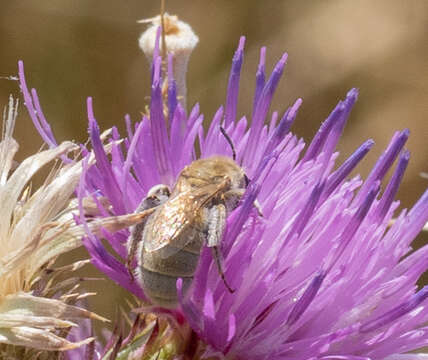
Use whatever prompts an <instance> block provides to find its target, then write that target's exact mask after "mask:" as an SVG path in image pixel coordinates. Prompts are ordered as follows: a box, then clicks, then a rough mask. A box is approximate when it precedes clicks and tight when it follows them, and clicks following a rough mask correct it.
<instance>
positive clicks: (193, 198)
mask: <svg viewBox="0 0 428 360" xmlns="http://www.w3.org/2000/svg"><path fill="white" fill-rule="evenodd" d="M228 141H229V139H228ZM247 185H248V178H247V176H246V175H245V173H244V171H243V169H242V168H241V167H240V166H238V165H237V164H236V162H235V161H234V160H232V159H231V158H228V157H224V156H213V157H210V158H206V159H200V160H196V161H194V162H192V163H191V164H190V165H189V166H187V167H185V168H184V169H183V171H182V172H181V173H180V175H179V177H178V180H177V183H176V184H175V186H174V188H173V190H172V192H170V190H169V188H168V187H167V186H166V185H156V186H155V187H153V188H152V189H151V190H150V191H149V193H148V196H147V197H146V198H145V199H143V201H142V203H141V204H140V206H139V208H138V209H137V212H141V211H143V210H147V214H148V216H147V217H146V218H145V220H144V221H143V222H141V223H139V224H137V225H136V226H134V227H133V228H132V229H131V236H130V238H129V240H128V268H129V269H130V267H131V262H132V260H133V259H134V257H136V259H137V267H136V270H135V274H136V278H137V281H138V282H139V284H140V285H141V286H142V288H143V290H144V293H145V294H146V295H147V296H148V298H149V299H150V300H151V301H152V303H153V304H157V305H161V306H165V307H174V306H175V305H176V303H177V292H176V281H177V279H178V278H182V279H183V290H184V291H186V289H188V288H189V286H190V284H191V282H192V279H193V276H194V273H195V270H196V267H197V265H198V261H199V256H200V252H201V249H202V246H203V245H206V246H208V247H210V248H212V250H213V256H214V259H215V261H216V264H217V267H218V270H219V273H220V275H221V277H222V278H223V281H224V283H225V285H226V287H227V288H228V289H229V291H231V292H233V290H232V289H231V288H230V286H229V285H228V284H227V282H226V280H225V278H224V274H223V271H222V269H221V263H220V259H219V250H218V247H219V245H220V243H221V239H222V236H223V231H224V228H225V224H226V218H227V215H228V213H229V212H230V211H231V210H233V209H235V208H236V207H237V206H238V203H239V200H240V199H241V197H242V195H243V194H244V192H245V189H246V187H247Z"/></svg>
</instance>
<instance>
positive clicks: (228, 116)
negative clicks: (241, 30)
mask: <svg viewBox="0 0 428 360" xmlns="http://www.w3.org/2000/svg"><path fill="white" fill-rule="evenodd" d="M244 45H245V37H244V36H242V37H241V38H240V39H239V45H238V49H237V50H236V52H235V55H234V56H233V60H232V68H231V69H230V76H229V83H228V85H227V96H226V106H225V112H224V125H225V127H228V126H229V125H230V124H232V123H234V122H235V119H236V108H237V105H238V94H239V79H240V76H241V67H242V62H243V59H244Z"/></svg>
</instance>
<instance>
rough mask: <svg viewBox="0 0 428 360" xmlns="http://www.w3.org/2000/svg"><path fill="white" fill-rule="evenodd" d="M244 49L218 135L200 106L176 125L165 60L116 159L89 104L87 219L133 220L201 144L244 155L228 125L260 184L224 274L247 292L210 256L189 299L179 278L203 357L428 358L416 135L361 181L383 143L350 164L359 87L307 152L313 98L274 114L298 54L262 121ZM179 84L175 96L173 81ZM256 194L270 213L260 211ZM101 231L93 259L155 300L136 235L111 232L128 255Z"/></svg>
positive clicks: (231, 227) (242, 212) (234, 232)
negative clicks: (247, 96)
mask: <svg viewBox="0 0 428 360" xmlns="http://www.w3.org/2000/svg"><path fill="white" fill-rule="evenodd" d="M244 42H245V39H244V38H241V40H240V42H239V46H238V49H237V51H236V53H235V56H234V58H233V63H232V69H231V74H230V78H229V84H228V90H227V96H226V105H225V107H224V108H223V107H220V108H219V110H218V111H217V113H216V114H215V115H214V118H213V119H212V121H211V123H210V126H209V128H208V131H207V132H205V131H204V129H203V127H202V120H203V117H202V115H200V113H199V107H198V105H196V106H195V107H194V108H193V109H192V110H191V112H190V113H189V114H187V113H186V111H185V109H183V107H182V105H180V104H179V103H177V101H169V102H168V106H169V109H168V116H169V118H168V121H166V120H167V119H165V116H164V112H163V99H162V92H161V85H162V71H161V59H160V56H159V52H155V54H156V55H155V56H154V59H153V79H152V80H153V81H152V96H151V101H150V114H149V116H143V118H142V119H141V121H139V122H137V123H136V124H135V125H132V123H131V121H130V119H129V117H127V118H126V124H127V136H126V137H125V139H124V141H123V143H121V144H118V142H117V140H118V139H119V138H120V135H119V134H118V132H117V130H116V129H113V131H112V137H111V146H112V151H111V158H109V157H108V156H107V154H106V153H105V151H104V148H103V146H102V142H101V140H100V131H99V128H98V125H97V122H96V120H95V117H94V114H93V111H92V101H91V100H90V99H89V100H88V116H89V133H90V138H91V143H92V147H93V151H94V153H95V157H96V163H95V165H94V166H86V167H85V168H84V171H83V176H82V180H81V183H80V186H79V197H80V199H81V201H80V210H81V213H80V221H82V222H83V223H85V222H86V221H87V219H86V218H85V214H84V205H83V203H84V200H85V199H91V201H92V202H93V203H95V204H97V212H96V213H95V215H94V213H92V214H91V216H96V217H99V218H102V217H104V216H110V215H116V216H123V215H125V214H130V213H132V212H134V211H135V209H136V208H137V206H138V204H139V203H140V202H141V200H142V199H143V198H144V197H145V196H146V194H147V192H148V191H149V189H150V188H151V187H152V186H154V185H156V184H160V183H162V184H166V185H169V186H173V185H174V183H175V182H176V180H177V177H178V175H179V174H180V172H181V171H182V169H183V168H184V167H185V166H186V165H188V164H189V163H191V162H192V161H194V160H195V159H196V158H197V156H196V151H195V148H194V146H195V143H196V141H198V142H199V147H200V157H201V158H207V157H210V156H212V155H225V156H232V150H231V147H230V146H229V144H228V143H227V140H226V138H225V137H224V136H223V135H222V134H221V132H220V125H222V126H223V127H224V128H225V129H226V132H227V134H229V136H230V138H231V140H232V142H233V143H234V145H235V148H236V154H237V156H236V162H237V163H238V164H240V165H241V166H242V168H243V169H244V170H245V172H246V174H247V175H248V177H249V179H250V183H249V185H248V187H247V190H246V192H245V195H244V196H243V198H242V201H241V203H240V206H239V207H238V208H237V209H236V210H235V211H233V212H232V213H231V214H230V215H229V216H228V218H227V225H226V228H225V229H224V234H223V237H222V246H221V253H222V257H223V261H222V265H223V268H224V274H225V278H226V279H227V281H228V283H229V284H230V285H231V287H232V288H233V289H234V290H235V291H234V292H233V293H231V292H230V291H228V289H227V288H226V286H225V283H224V281H223V280H222V278H221V277H220V276H219V273H218V270H217V264H216V262H215V261H214V259H213V257H212V255H211V252H210V251H209V249H208V248H204V249H203V250H202V253H201V256H200V260H199V264H198V268H197V270H196V273H195V275H194V279H193V283H192V286H191V288H190V290H189V291H188V292H187V293H184V292H183V281H182V279H179V280H178V281H177V284H176V285H177V293H178V298H179V308H178V310H177V313H178V314H179V316H184V319H185V320H186V322H187V323H188V324H189V325H190V326H191V328H192V329H193V331H194V333H195V334H196V339H197V340H195V341H198V342H199V343H198V344H199V346H200V348H203V349H204V355H203V357H206V358H226V359H290V360H291V359H295V360H301V359H307V360H309V359H311V360H312V359H313V360H315V359H319V360H321V359H323V360H333V359H344V360H345V359H346V360H351V359H352V360H362V359H385V360H386V359H388V360H393V359H394V360H397V359H412V358H413V359H423V358H426V355H416V354H415V355H410V354H406V353H407V352H408V351H411V350H415V349H418V348H420V347H422V346H425V345H427V344H428V335H427V334H428V333H427V327H426V326H425V324H426V321H427V319H428V308H427V306H428V299H427V297H428V289H427V288H423V289H421V290H418V289H417V285H416V281H417V280H418V278H419V276H420V275H421V274H422V273H423V272H424V271H425V270H426V269H427V267H428V265H427V261H426V253H427V251H428V247H427V246H425V247H423V248H422V249H420V250H417V251H414V252H412V251H411V242H412V240H413V239H414V238H415V236H416V235H417V233H418V232H419V231H420V230H421V229H422V228H423V226H424V224H425V223H426V222H427V219H428V192H426V193H425V194H424V195H423V196H422V197H421V199H420V200H419V201H418V202H417V203H416V204H415V205H414V206H413V208H411V209H410V210H406V209H404V210H400V211H398V210H397V209H398V206H399V202H398V201H395V200H394V199H395V195H396V192H397V189H398V186H399V184H400V181H401V179H402V176H403V173H404V171H405V168H406V166H407V163H408V161H409V153H408V151H407V150H405V149H404V145H405V142H406V140H407V138H408V135H409V133H408V131H407V130H404V131H399V132H396V133H395V134H394V135H393V137H392V139H391V142H390V144H389V146H388V147H387V149H386V150H385V151H384V152H383V154H382V155H381V157H380V158H379V160H378V161H377V162H376V164H375V165H374V167H373V170H372V171H371V173H370V174H369V176H368V177H367V179H365V180H363V179H361V178H360V177H359V176H356V177H349V174H350V173H351V171H352V170H353V169H354V168H355V167H356V166H357V165H358V163H359V162H360V161H361V160H362V159H363V157H364V156H365V155H366V154H367V152H368V151H369V150H370V148H371V147H372V146H373V141H371V140H368V141H366V142H364V143H362V144H361V146H360V147H359V148H358V149H356V150H355V152H354V153H353V154H352V155H351V156H350V157H349V158H348V159H347V160H346V161H345V162H344V163H343V164H340V165H336V162H335V160H336V158H337V155H338V154H337V152H335V148H336V145H337V142H338V140H339V137H340V135H341V133H342V131H343V129H344V127H345V124H346V121H347V119H348V116H349V113H350V111H351V109H352V107H353V106H354V104H355V102H356V100H357V96H358V91H357V90H356V89H352V90H350V91H349V92H348V94H347V95H346V97H345V99H344V100H342V101H339V103H338V104H337V106H336V107H335V108H334V109H333V111H332V112H331V114H330V115H329V116H328V118H327V119H326V120H325V121H324V122H323V123H322V125H321V127H320V129H319V131H318V132H317V133H316V135H315V137H314V138H313V140H312V141H311V142H310V143H309V145H308V146H307V147H306V149H305V143H304V142H303V141H302V140H301V139H298V138H297V137H296V136H295V135H293V134H292V133H291V132H290V131H289V130H290V127H291V125H292V123H293V121H294V119H295V118H296V115H297V111H298V108H299V107H300V105H301V100H300V99H298V100H297V101H296V102H295V103H294V104H292V105H291V106H290V107H289V108H288V109H287V110H286V111H285V112H284V113H283V114H281V115H280V114H278V113H277V112H274V113H273V114H272V115H271V116H268V114H269V110H270V104H271V100H272V97H273V94H274V92H275V89H276V87H277V85H278V82H279V80H280V77H281V75H282V72H283V70H284V66H285V62H286V59H287V56H286V55H284V56H283V57H282V58H281V59H280V60H279V61H278V63H277V64H276V66H275V67H274V69H273V71H272V73H271V75H270V76H269V77H266V73H265V49H264V48H263V49H262V50H261V56H260V63H259V66H258V69H257V73H256V81H255V82H256V85H255V93H254V102H253V104H254V105H253V109H251V111H249V112H248V114H249V115H250V116H251V121H250V122H247V119H246V117H242V118H240V119H237V110H236V109H237V99H238V90H239V78H240V71H241V66H242V62H243V52H244V50H243V48H244ZM170 61H171V60H170ZM170 79H171V77H170ZM170 84H173V81H171V82H170ZM170 89H171V94H174V92H173V86H172V85H171V88H170ZM46 134H47V132H45V137H48V138H49V137H50V135H46ZM394 163H396V165H395V168H394V170H393V174H392V176H391V177H390V178H389V179H386V175H387V173H388V170H389V169H391V168H393V167H394ZM255 200H257V201H258V203H259V204H260V207H261V210H262V213H263V217H261V216H260V215H259V214H258V213H257V211H256V210H255V209H254V206H253V204H254V202H255ZM393 218H394V219H395V221H394V222H391V220H392V219H393ZM99 235H100V234H94V233H92V232H88V237H87V239H86V240H85V246H86V248H87V249H88V252H89V253H90V255H91V257H92V262H93V264H94V265H95V266H97V267H98V268H99V269H100V270H101V271H103V272H104V273H106V274H107V275H108V276H109V277H110V278H111V279H113V280H114V281H116V282H117V283H118V284H120V285H121V286H123V287H124V288H126V289H128V290H129V291H130V292H132V293H133V294H135V295H136V296H138V297H139V298H141V299H143V300H144V299H146V298H145V295H144V289H142V288H141V287H140V285H139V283H138V282H136V281H135V279H134V278H133V277H132V276H131V275H130V274H129V271H128V269H127V268H126V266H125V264H124V262H125V259H126V257H127V253H126V241H127V238H128V237H129V231H127V230H123V231H120V232H117V233H109V232H104V233H103V234H102V236H103V237H105V238H106V239H107V241H108V243H109V245H110V246H111V248H112V249H113V251H114V252H115V254H112V253H110V252H109V250H107V248H106V247H105V246H104V245H103V243H102V242H101V236H99ZM118 259H119V260H118ZM403 354H404V355H403Z"/></svg>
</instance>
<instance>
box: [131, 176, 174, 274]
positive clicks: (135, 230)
mask: <svg viewBox="0 0 428 360" xmlns="http://www.w3.org/2000/svg"><path fill="white" fill-rule="evenodd" d="M170 194H171V191H170V190H169V187H168V186H167V185H163V184H159V185H155V186H153V187H152V188H151V189H150V190H149V192H148V193H147V196H146V197H145V198H144V199H143V200H142V201H141V203H140V205H138V207H137V209H136V210H135V212H136V213H139V212H142V211H144V210H147V209H152V208H154V207H157V206H159V205H162V204H163V203H164V202H165V201H167V200H168V198H169V195H170ZM146 221H147V218H144V219H143V221H141V222H140V223H139V224H137V225H134V226H133V227H131V235H130V236H129V239H128V241H127V243H126V249H127V251H128V256H127V259H126V267H127V269H128V271H129V274H130V275H131V277H132V278H133V277H134V275H133V274H132V270H131V269H132V260H133V259H134V258H135V253H136V251H137V247H138V243H139V242H140V241H141V240H142V238H143V230H144V225H145V224H146Z"/></svg>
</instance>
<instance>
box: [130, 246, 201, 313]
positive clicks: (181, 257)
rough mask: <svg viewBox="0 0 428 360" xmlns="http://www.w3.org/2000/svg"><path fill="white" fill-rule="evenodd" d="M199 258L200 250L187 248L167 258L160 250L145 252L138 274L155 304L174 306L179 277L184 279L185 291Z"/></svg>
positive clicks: (146, 293) (144, 288)
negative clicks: (161, 254)
mask: <svg viewBox="0 0 428 360" xmlns="http://www.w3.org/2000/svg"><path fill="white" fill-rule="evenodd" d="M198 260H199V252H193V251H189V250H188V249H186V248H184V249H182V250H179V251H177V252H176V253H175V254H174V255H172V256H170V257H168V258H166V259H163V258H162V257H161V256H160V254H159V253H158V251H153V252H144V253H143V256H142V259H141V263H140V264H139V266H138V276H139V277H140V280H141V284H142V286H143V290H144V293H145V295H146V296H147V297H148V298H149V299H150V300H151V301H152V302H153V303H154V304H158V305H161V306H168V307H170V306H174V305H175V304H176V303H177V288H176V283H177V279H178V278H182V279H183V292H185V291H186V290H187V289H188V288H189V286H190V284H191V283H192V280H193V275H194V273H195V270H196V267H197V265H198Z"/></svg>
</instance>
